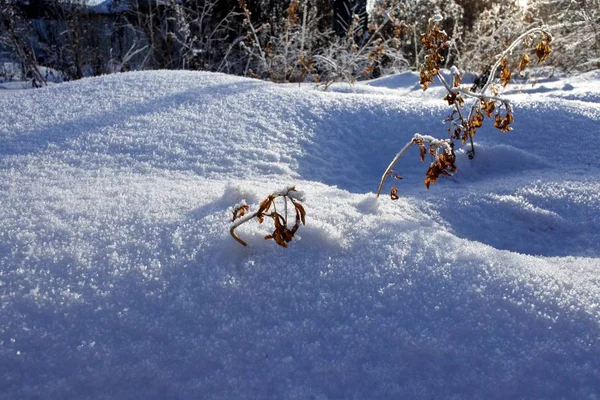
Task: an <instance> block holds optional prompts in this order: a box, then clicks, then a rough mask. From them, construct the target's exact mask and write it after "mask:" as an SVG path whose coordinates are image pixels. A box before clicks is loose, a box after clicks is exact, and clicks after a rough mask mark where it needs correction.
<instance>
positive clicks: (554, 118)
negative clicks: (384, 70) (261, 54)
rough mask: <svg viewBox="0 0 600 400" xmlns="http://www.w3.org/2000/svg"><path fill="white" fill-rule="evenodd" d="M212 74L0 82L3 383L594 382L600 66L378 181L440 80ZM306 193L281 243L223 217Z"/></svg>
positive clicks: (533, 93) (173, 386) (363, 391)
mask: <svg viewBox="0 0 600 400" xmlns="http://www.w3.org/2000/svg"><path fill="white" fill-rule="evenodd" d="M407 78H408V76H407V75H406V74H405V75H402V76H400V77H399V78H387V80H388V83H390V84H389V85H387V86H386V84H385V82H386V80H385V79H383V80H378V81H377V82H374V83H373V84H361V85H356V86H354V87H349V86H347V85H339V86H335V87H334V88H333V90H332V91H330V92H326V93H324V92H320V91H318V90H314V89H312V88H310V87H298V86H297V85H275V84H271V83H265V82H261V81H257V80H250V79H245V78H239V77H232V76H227V75H220V74H211V73H194V72H166V71H159V72H144V73H127V74H121V75H111V76H106V77H100V78H93V79H84V80H81V81H77V82H72V83H65V84H61V85H54V86H51V87H47V88H42V89H38V90H25V91H17V90H12V91H9V93H4V94H3V95H2V96H0V119H1V122H2V123H1V124H0V143H1V145H0V196H1V198H0V199H1V203H0V204H1V207H0V225H1V226H0V399H7V400H8V399H10V400H13V399H314V400H317V399H318V400H326V399H599V398H600V179H599V177H600V157H598V155H597V152H598V142H599V139H600V123H599V122H600V73H598V72H593V73H588V74H586V75H581V76H578V77H573V78H561V79H554V80H547V81H544V82H538V83H537V84H536V85H531V84H527V85H511V86H509V87H508V88H507V92H508V93H509V97H510V99H511V100H512V101H513V104H514V109H515V123H514V128H515V129H514V131H513V132H510V133H506V134H502V133H500V132H499V131H498V130H497V129H495V128H493V126H491V121H487V124H486V126H487V127H485V128H483V129H480V131H479V132H478V134H477V136H476V145H477V147H476V151H477V156H476V158H475V159H474V160H472V161H471V160H469V159H468V158H467V157H466V154H465V152H464V149H461V150H459V151H458V152H457V166H458V168H459V170H458V172H457V173H456V175H455V176H454V177H452V178H441V179H440V180H439V181H438V182H437V183H435V184H434V185H432V186H431V189H430V190H427V189H425V187H424V185H423V178H424V177H425V171H426V169H427V165H426V164H424V163H421V162H420V161H419V154H418V153H419V152H418V149H411V150H410V151H409V153H408V154H407V156H406V157H405V158H403V159H402V160H401V161H400V163H399V164H398V165H397V168H396V170H397V171H398V172H399V173H400V174H401V175H402V176H403V177H404V179H403V180H402V181H400V182H396V183H395V185H397V186H398V188H399V194H400V199H399V200H397V201H392V200H391V199H390V198H389V195H388V193H389V190H390V186H391V184H390V183H387V184H386V186H385V189H384V195H383V196H382V197H381V198H379V199H376V198H375V193H374V192H375V191H376V189H377V186H378V184H379V178H380V177H381V174H382V172H383V170H384V169H385V167H386V166H387V165H388V163H389V162H390V160H391V159H392V158H393V157H394V155H395V154H396V152H397V151H398V150H399V149H400V148H402V146H404V145H405V144H406V142H407V141H408V140H410V138H411V137H412V136H413V134H414V133H417V132H418V133H422V134H430V135H433V136H436V137H440V138H445V137H446V131H445V128H444V126H443V124H442V120H443V119H444V118H445V117H446V116H447V115H448V113H449V108H448V106H447V105H445V104H444V102H443V101H442V100H441V98H442V97H443V89H442V88H440V87H439V86H437V87H432V88H431V89H430V90H428V91H427V92H425V93H423V92H422V91H421V90H420V89H418V88H416V89H415V82H416V81H414V80H410V79H407ZM292 185H295V186H296V188H297V189H298V190H300V191H303V192H304V196H305V201H304V202H303V204H304V206H305V208H306V211H307V221H306V226H303V227H301V228H300V229H299V231H298V236H300V237H301V238H300V240H297V241H296V240H294V241H292V242H291V243H290V247H289V248H288V249H284V248H281V247H279V246H277V245H276V244H275V243H274V241H272V240H269V241H266V240H263V237H264V236H265V235H266V234H268V233H270V229H271V230H272V228H271V225H270V222H268V221H266V222H265V223H264V224H263V225H259V224H258V223H257V222H255V220H252V221H250V222H249V223H246V224H244V225H242V226H241V227H240V228H238V230H237V232H239V234H240V236H241V237H242V238H243V239H244V240H246V241H247V242H248V243H249V246H248V247H246V248H245V247H243V246H241V245H240V244H238V243H237V242H235V241H234V240H233V239H232V238H231V236H230V235H229V225H230V218H231V212H232V209H233V207H234V205H236V204H243V202H246V203H247V204H248V205H249V206H250V211H253V210H256V208H257V206H258V204H259V202H260V201H261V200H262V199H263V198H265V197H266V196H267V195H268V194H269V193H271V192H273V191H277V190H281V188H285V187H289V186H292Z"/></svg>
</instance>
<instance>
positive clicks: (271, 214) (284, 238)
mask: <svg viewBox="0 0 600 400" xmlns="http://www.w3.org/2000/svg"><path fill="white" fill-rule="evenodd" d="M295 191H296V189H295V188H294V187H291V188H289V189H287V191H286V192H285V193H273V194H271V195H269V196H268V197H267V198H266V199H264V200H263V201H261V203H260V205H259V206H258V210H257V211H256V212H254V213H253V214H251V215H249V216H248V218H247V219H245V220H240V221H241V222H238V223H237V224H236V223H235V221H236V220H238V219H240V218H242V217H243V216H244V215H245V214H246V213H247V212H248V209H249V206H247V205H242V206H238V207H236V208H235V209H234V210H233V219H232V222H234V224H232V226H231V229H230V233H231V236H233V238H234V239H235V240H236V241H237V242H238V243H240V244H242V245H244V246H246V245H247V243H246V242H244V241H243V240H242V239H240V237H239V236H238V235H237V234H236V233H235V229H236V228H237V227H238V226H239V225H241V224H243V223H245V222H248V221H249V220H251V219H252V218H256V219H257V221H258V223H259V224H262V223H263V222H264V221H265V218H271V219H272V221H273V225H274V228H275V229H274V230H273V233H271V234H269V235H267V236H265V240H269V239H273V240H274V241H275V243H277V244H278V245H280V246H281V247H288V243H289V242H291V241H292V240H293V238H294V235H295V234H296V231H297V230H298V228H299V227H300V224H302V225H306V211H305V209H304V206H303V205H302V204H301V203H300V202H299V201H298V199H296V198H295V197H294V196H293V195H291V192H295ZM278 198H281V199H283V201H284V207H285V209H284V212H283V214H281V213H279V212H278V211H277V207H276V204H275V203H276V200H277V199H278ZM288 202H290V203H291V204H292V205H293V207H294V212H295V223H294V225H293V226H292V227H291V228H288V218H287V217H288V210H287V205H288Z"/></svg>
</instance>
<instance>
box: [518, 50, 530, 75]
mask: <svg viewBox="0 0 600 400" xmlns="http://www.w3.org/2000/svg"><path fill="white" fill-rule="evenodd" d="M529 64H531V60H530V59H529V54H523V57H521V61H520V62H519V73H521V72H523V70H524V69H525V68H527V66H528V65H529Z"/></svg>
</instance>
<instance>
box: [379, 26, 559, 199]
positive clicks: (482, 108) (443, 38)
mask: <svg viewBox="0 0 600 400" xmlns="http://www.w3.org/2000/svg"><path fill="white" fill-rule="evenodd" d="M421 41H422V43H423V46H424V48H425V49H426V52H427V54H426V56H425V61H424V62H423V64H422V65H421V72H420V77H421V81H420V84H421V85H422V87H423V90H427V88H428V86H429V84H431V83H433V82H434V79H435V78H436V77H437V79H438V80H439V81H440V82H441V83H442V85H443V87H444V88H445V89H446V92H447V94H446V96H445V97H444V100H445V101H447V102H448V105H449V106H452V108H453V110H452V113H451V114H450V115H449V116H448V117H447V118H446V119H445V122H446V123H447V124H448V133H449V136H450V137H449V138H448V139H443V140H442V139H437V138H435V137H433V136H429V135H421V134H418V133H417V134H415V135H414V137H413V138H412V139H411V140H410V141H409V142H408V143H407V144H406V145H405V146H404V147H403V148H402V150H400V152H398V154H397V155H396V156H395V157H394V159H393V160H392V162H391V163H390V164H389V166H388V167H387V169H386V170H385V172H384V174H383V176H382V177H381V181H380V184H379V189H378V191H377V196H379V194H380V193H381V190H382V188H383V184H384V182H385V180H386V179H387V178H388V177H389V176H395V177H396V178H400V176H399V175H398V174H397V173H396V172H394V171H393V170H392V168H393V167H394V165H395V164H396V163H397V162H398V161H399V160H400V158H402V157H403V156H404V154H406V152H407V151H408V150H409V149H410V147H412V145H415V144H416V145H418V146H419V148H420V150H421V161H425V156H426V154H427V153H429V155H430V156H431V158H432V161H431V163H430V164H429V169H428V170H427V173H426V177H425V186H426V187H427V188H428V189H429V186H430V185H431V184H432V183H435V182H436V180H437V179H438V178H439V177H440V176H442V175H445V176H450V175H451V173H453V172H455V171H456V166H455V165H454V162H455V160H456V156H455V154H454V141H455V140H460V141H461V143H462V144H463V145H465V144H466V143H467V141H468V142H470V149H469V150H468V151H467V154H468V156H469V158H473V157H474V156H475V146H474V144H473V136H475V134H476V133H477V129H478V128H480V127H481V126H483V123H484V120H485V119H486V118H493V119H494V126H495V127H496V128H498V129H499V130H500V131H501V132H507V131H511V130H512V127H511V126H510V125H511V124H512V123H513V121H514V117H513V110H512V106H511V104H510V102H509V101H508V100H507V99H506V98H502V97H500V96H499V91H500V87H505V86H506V85H507V84H508V83H509V82H510V80H511V77H512V75H513V70H514V69H516V70H518V73H519V74H521V73H522V72H523V71H524V70H525V68H527V67H528V66H529V64H530V63H531V58H532V57H536V58H537V63H538V64H539V63H541V62H542V61H544V60H546V59H547V58H548V56H549V54H550V52H551V50H552V48H551V42H552V36H551V35H550V33H549V32H548V31H547V30H546V29H544V28H533V29H530V30H529V31H527V32H525V33H523V34H522V35H521V36H519V37H518V38H517V39H516V40H515V41H514V42H512V43H510V44H509V45H508V46H507V47H506V49H505V50H504V51H503V52H502V53H500V54H498V55H497V56H496V57H495V59H494V60H493V64H491V65H490V67H489V68H488V70H487V71H486V73H485V74H484V75H483V76H482V77H480V79H479V81H478V82H477V83H476V84H474V85H472V86H471V87H470V88H468V87H464V85H462V84H461V79H462V74H461V72H460V70H459V68H457V67H456V66H453V67H452V70H451V78H452V82H449V81H448V80H447V78H445V77H444V75H443V74H442V70H441V69H442V65H443V63H444V61H445V57H446V54H447V50H448V46H449V44H448V35H447V34H446V33H445V32H444V31H443V30H442V29H440V27H439V26H438V25H437V24H436V22H435V21H434V20H430V22H429V30H428V32H427V33H426V34H425V35H423V37H422V39H421ZM521 45H522V46H523V52H522V53H521V56H520V58H519V59H518V60H514V59H513V58H512V56H513V53H514V52H515V51H516V49H517V48H518V47H519V46H521ZM467 100H468V101H469V104H466V103H467ZM425 143H429V150H427V148H426V146H425ZM391 197H392V199H397V198H398V190H397V189H396V188H392V192H391Z"/></svg>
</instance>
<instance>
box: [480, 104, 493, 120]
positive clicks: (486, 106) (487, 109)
mask: <svg viewBox="0 0 600 400" xmlns="http://www.w3.org/2000/svg"><path fill="white" fill-rule="evenodd" d="M481 109H482V110H483V111H485V112H486V114H487V115H488V117H490V118H491V117H492V115H493V114H494V110H495V109H496V105H495V104H494V101H493V100H487V101H486V100H481Z"/></svg>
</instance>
